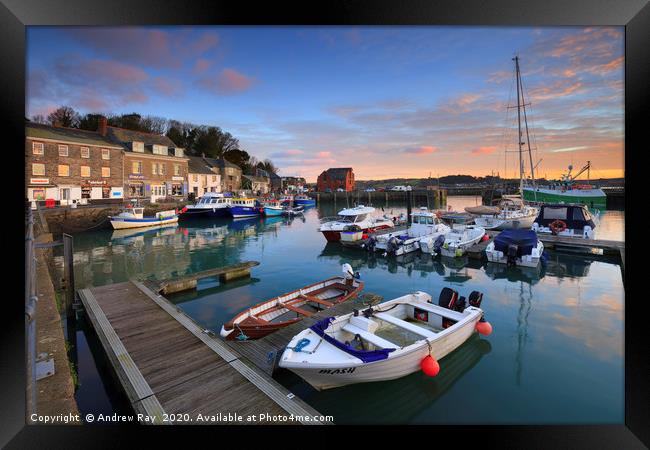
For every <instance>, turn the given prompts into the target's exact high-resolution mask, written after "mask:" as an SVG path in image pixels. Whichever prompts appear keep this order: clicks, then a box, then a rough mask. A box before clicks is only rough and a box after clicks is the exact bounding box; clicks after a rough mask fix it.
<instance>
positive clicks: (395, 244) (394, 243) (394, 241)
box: [386, 236, 401, 255]
mask: <svg viewBox="0 0 650 450" xmlns="http://www.w3.org/2000/svg"><path fill="white" fill-rule="evenodd" d="M400 243H401V242H400V240H399V238H398V237H397V236H393V237H392V238H390V239H389V240H388V242H386V253H388V254H391V255H392V254H394V253H395V252H396V251H397V249H398V248H399V245H400Z"/></svg>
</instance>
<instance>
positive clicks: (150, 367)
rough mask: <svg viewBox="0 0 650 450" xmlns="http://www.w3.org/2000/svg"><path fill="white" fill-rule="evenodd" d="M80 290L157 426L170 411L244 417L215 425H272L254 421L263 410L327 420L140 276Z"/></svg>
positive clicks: (123, 377) (135, 396) (134, 400)
mask: <svg viewBox="0 0 650 450" xmlns="http://www.w3.org/2000/svg"><path fill="white" fill-rule="evenodd" d="M78 292H79V296H80V298H81V300H82V302H83V305H84V307H85V309H86V312H87V316H88V318H89V319H90V322H91V323H92V325H93V327H94V328H95V330H96V332H97V335H98V336H99V339H100V341H101V343H102V346H103V348H104V351H105V352H106V354H107V356H108V358H109V360H110V362H111V365H112V366H113V368H114V369H115V372H116V374H117V376H118V378H119V381H120V383H121V384H122V386H123V388H124V390H125V392H126V394H127V396H128V398H129V400H130V402H131V405H132V406H133V409H134V410H135V412H136V413H141V414H144V415H146V416H150V417H153V418H154V419H153V423H157V424H160V423H163V422H162V418H163V415H164V414H165V413H167V414H178V413H182V414H184V413H187V414H189V415H190V418H191V419H194V418H195V417H196V416H197V414H198V413H201V414H203V415H204V416H218V415H219V414H221V415H227V414H229V413H230V414H231V415H239V416H241V417H243V421H238V420H232V421H230V422H228V421H226V420H224V421H221V420H218V421H217V422H207V423H208V424H215V423H231V424H232V423H269V422H270V420H258V421H255V422H246V418H247V417H248V416H249V415H257V417H258V418H259V417H260V414H265V415H266V416H267V417H269V416H278V415H283V416H289V415H293V416H301V417H307V418H306V419H303V420H301V421H300V422H284V423H306V424H319V423H321V422H319V421H318V418H319V417H318V416H320V413H318V412H317V411H316V410H314V409H313V408H311V407H310V406H309V405H307V404H306V403H304V402H303V401H302V400H300V399H299V398H298V397H295V396H294V395H293V394H292V393H290V392H289V391H288V390H287V389H286V388H284V387H283V386H282V385H280V384H278V383H277V382H276V381H274V380H273V379H272V378H270V377H269V376H268V375H267V374H265V373H263V372H261V371H260V370H259V369H257V368H256V367H255V366H254V365H253V364H252V363H251V362H250V361H248V360H246V359H245V358H242V357H241V355H240V354H239V353H238V352H236V351H234V350H233V349H231V348H230V347H229V346H227V345H226V344H225V343H224V342H223V341H222V340H221V339H220V338H218V337H214V336H211V335H210V334H208V333H206V332H205V331H204V330H202V329H201V328H200V327H199V326H198V325H197V324H196V323H195V322H194V321H192V319H190V318H189V317H188V316H187V315H185V314H184V313H183V312H182V311H180V310H179V309H177V308H176V307H175V306H174V305H172V304H171V303H169V302H168V301H167V300H166V299H165V298H164V297H162V296H160V295H158V294H156V293H155V292H153V291H152V290H150V289H149V288H148V287H147V286H145V285H144V284H142V283H140V282H139V281H136V280H131V281H128V282H124V283H118V284H113V285H108V286H102V287H96V288H91V289H82V290H80V291H78ZM143 422H144V421H143ZM144 423H147V422H144ZM193 423H196V422H193ZM272 423H274V422H272Z"/></svg>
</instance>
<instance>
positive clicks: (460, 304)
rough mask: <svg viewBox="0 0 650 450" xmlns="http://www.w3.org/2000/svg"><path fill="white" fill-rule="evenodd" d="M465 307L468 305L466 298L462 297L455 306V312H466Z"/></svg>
mask: <svg viewBox="0 0 650 450" xmlns="http://www.w3.org/2000/svg"><path fill="white" fill-rule="evenodd" d="M465 306H467V304H466V303H465V297H461V298H459V299H458V301H457V302H456V305H455V306H454V311H458V312H463V311H465Z"/></svg>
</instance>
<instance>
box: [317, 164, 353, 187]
mask: <svg viewBox="0 0 650 450" xmlns="http://www.w3.org/2000/svg"><path fill="white" fill-rule="evenodd" d="M316 186H317V189H318V191H319V192H326V191H328V190H330V191H336V190H337V189H343V190H344V191H348V192H349V191H353V190H354V172H353V171H352V168H351V167H337V168H332V169H327V170H326V171H324V172H322V173H321V174H320V175H319V176H318V181H317V183H316Z"/></svg>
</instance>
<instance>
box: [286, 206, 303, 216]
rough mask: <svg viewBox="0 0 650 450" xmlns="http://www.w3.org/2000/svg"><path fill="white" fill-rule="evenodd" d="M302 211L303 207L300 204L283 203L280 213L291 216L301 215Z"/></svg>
mask: <svg viewBox="0 0 650 450" xmlns="http://www.w3.org/2000/svg"><path fill="white" fill-rule="evenodd" d="M304 211H305V207H304V206H302V205H301V206H289V205H285V206H284V207H283V208H282V215H283V216H289V217H293V216H298V215H301V214H302V213H304Z"/></svg>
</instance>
